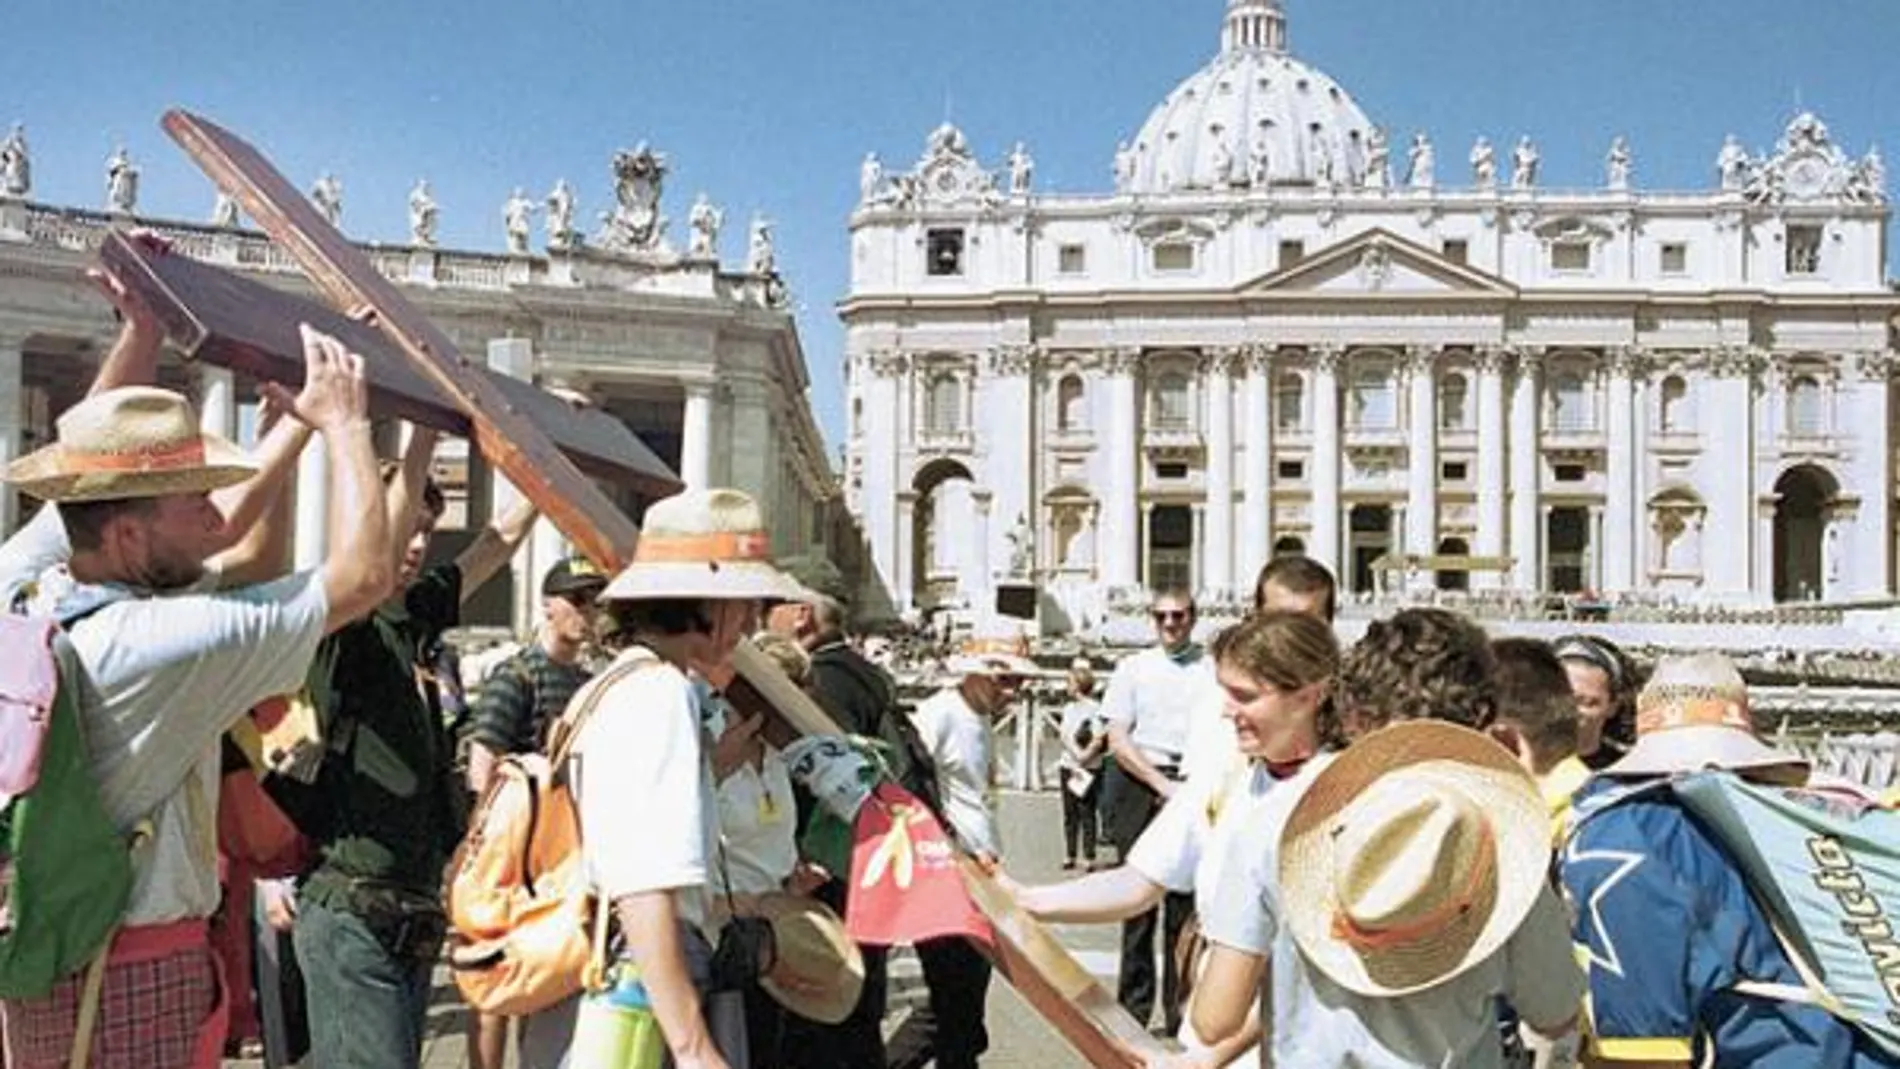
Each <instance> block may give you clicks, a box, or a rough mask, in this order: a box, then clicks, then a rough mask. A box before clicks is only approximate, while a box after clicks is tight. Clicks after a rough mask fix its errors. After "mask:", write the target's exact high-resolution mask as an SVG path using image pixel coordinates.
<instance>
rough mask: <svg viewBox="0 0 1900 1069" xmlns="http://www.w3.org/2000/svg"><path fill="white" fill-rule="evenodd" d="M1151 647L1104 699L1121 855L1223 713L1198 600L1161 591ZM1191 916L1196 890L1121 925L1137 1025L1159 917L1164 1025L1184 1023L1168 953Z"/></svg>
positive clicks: (1150, 1001)
mask: <svg viewBox="0 0 1900 1069" xmlns="http://www.w3.org/2000/svg"><path fill="white" fill-rule="evenodd" d="M1149 611H1150V614H1151V616H1152V619H1153V620H1154V628H1155V639H1156V642H1155V644H1154V645H1153V646H1152V647H1150V648H1148V649H1146V650H1143V651H1141V652H1140V653H1137V654H1135V655H1133V656H1131V657H1128V658H1126V659H1124V660H1123V661H1122V662H1121V663H1120V664H1118V665H1116V666H1115V674H1114V675H1113V676H1112V677H1110V679H1109V682H1108V691H1107V693H1106V695H1104V697H1103V699H1102V713H1103V719H1104V720H1105V721H1106V722H1107V724H1108V748H1109V753H1110V754H1112V755H1113V757H1114V761H1113V762H1112V763H1111V764H1110V765H1109V767H1108V769H1107V771H1106V776H1105V778H1104V782H1103V788H1102V790H1103V799H1102V800H1103V806H1104V812H1105V821H1104V823H1105V824H1106V826H1107V831H1108V835H1109V839H1110V841H1111V842H1113V843H1114V844H1115V849H1116V851H1117V853H1118V856H1121V857H1126V856H1128V852H1129V850H1131V849H1132V848H1133V847H1134V844H1135V840H1137V839H1139V838H1141V833H1142V832H1144V831H1146V830H1147V828H1148V824H1149V822H1150V821H1152V820H1154V817H1155V814H1156V813H1158V812H1160V810H1161V806H1162V804H1163V803H1164V802H1166V801H1167V800H1168V799H1169V798H1171V797H1173V795H1174V793H1175V790H1176V789H1177V788H1178V787H1179V785H1180V784H1181V783H1182V781H1184V780H1185V779H1186V778H1187V769H1186V763H1185V761H1184V757H1185V756H1186V752H1187V750H1188V742H1189V738H1190V736H1191V735H1195V734H1199V733H1198V732H1194V731H1193V730H1192V728H1193V723H1194V721H1195V719H1196V718H1199V717H1202V716H1207V717H1218V716H1219V715H1220V709H1221V691H1220V688H1219V686H1218V685H1217V684H1216V683H1215V680H1214V666H1213V662H1212V660H1211V659H1210V658H1208V657H1207V656H1206V651H1205V650H1203V649H1202V647H1201V645H1200V644H1199V643H1198V642H1196V641H1194V625H1195V622H1196V613H1195V607H1194V599H1193V597H1192V596H1191V595H1189V594H1188V593H1186V592H1185V591H1164V592H1163V593H1161V594H1159V595H1157V596H1156V597H1155V599H1154V601H1153V603H1152V604H1151V605H1150V606H1149ZM1193 913H1194V898H1193V896H1192V895H1190V894H1180V893H1173V892H1170V893H1169V894H1168V895H1167V896H1166V897H1165V898H1164V899H1163V901H1162V904H1161V906H1160V907H1159V908H1158V909H1149V910H1147V911H1145V912H1142V913H1139V914H1137V915H1135V916H1133V917H1131V918H1129V919H1128V920H1126V921H1124V922H1123V923H1122V953H1121V974H1120V977H1119V979H1118V982H1117V987H1118V991H1117V995H1118V997H1119V999H1120V1000H1121V1004H1122V1005H1123V1006H1125V1007H1126V1008H1127V1009H1128V1012H1130V1013H1132V1014H1134V1015H1135V1019H1136V1020H1138V1021H1141V1022H1142V1023H1144V1024H1146V1023H1148V1019H1149V1017H1150V1015H1151V1014H1152V1013H1153V1012H1154V1004H1155V971H1156V970H1155V928H1156V926H1157V925H1156V922H1157V920H1159V921H1161V925H1160V927H1161V928H1162V932H1163V941H1162V950H1163V953H1162V955H1161V1011H1162V1019H1163V1022H1164V1024H1165V1026H1166V1028H1167V1030H1168V1034H1170V1035H1172V1034H1173V1033H1175V1032H1176V1031H1178V1030H1179V1029H1180V1026H1181V995H1182V984H1181V976H1180V974H1179V969H1178V968H1177V966H1176V963H1175V957H1174V954H1173V953H1172V949H1173V948H1174V947H1175V946H1176V945H1177V944H1178V943H1179V942H1180V938H1181V932H1182V931H1183V930H1184V929H1185V928H1186V927H1187V925H1188V922H1189V920H1190V919H1191V918H1192V916H1193Z"/></svg>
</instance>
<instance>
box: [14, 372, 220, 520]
mask: <svg viewBox="0 0 1900 1069" xmlns="http://www.w3.org/2000/svg"><path fill="white" fill-rule="evenodd" d="M56 426H57V431H58V435H57V438H56V440H55V441H54V443H53V444H52V445H49V446H46V447H44V448H41V449H37V450H34V451H33V452H31V453H28V454H27V455H26V456H23V457H21V458H20V459H18V460H16V461H14V462H13V463H11V464H8V465H7V467H6V473H5V481H6V482H9V483H11V484H13V488H14V489H16V490H18V491H20V492H21V493H23V494H27V495H29V496H32V497H36V498H39V499H40V500H42V501H109V500H115V499H121V498H143V497H164V496H166V495H168V494H199V493H205V492H208V491H211V490H218V489H222V488H224V487H226V486H233V485H236V484H237V483H241V482H243V481H244V480H246V479H248V478H250V477H251V476H253V475H255V474H257V465H256V464H255V463H254V462H253V461H252V460H251V458H250V456H249V455H248V454H246V453H245V452H244V451H243V450H242V449H239V448H238V447H237V446H235V445H232V444H231V443H230V442H228V441H225V440H224V439H223V438H220V437H218V436H217V435H215V434H205V433H203V432H202V431H200V430H199V429H198V414H197V413H196V412H194V411H192V407H191V402H189V401H187V400H185V398H184V397H183V396H181V395H179V394H176V393H173V392H172V391H170V390H161V389H157V388H156V387H152V386H122V387H119V388H118V389H114V390H105V391H103V392H100V393H97V394H94V395H93V396H91V397H88V398H86V399H85V400H83V401H81V402H79V403H78V404H76V405H74V406H73V407H71V408H69V409H67V410H66V411H65V412H63V413H61V414H60V417H59V419H58V421H57V424H56Z"/></svg>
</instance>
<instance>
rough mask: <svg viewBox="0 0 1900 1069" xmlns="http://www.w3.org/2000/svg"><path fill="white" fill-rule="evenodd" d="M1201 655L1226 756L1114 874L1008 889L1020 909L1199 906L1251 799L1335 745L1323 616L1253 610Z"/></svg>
mask: <svg viewBox="0 0 1900 1069" xmlns="http://www.w3.org/2000/svg"><path fill="white" fill-rule="evenodd" d="M1209 652H1210V653H1211V654H1212V656H1213V660H1214V668H1215V678H1216V680H1217V681H1218V682H1219V684H1220V688H1221V693H1222V699H1223V716H1224V718H1225V719H1226V720H1227V721H1228V723H1229V725H1230V731H1231V736H1230V737H1231V739H1232V742H1231V743H1230V747H1231V749H1230V751H1229V752H1230V755H1231V758H1232V759H1231V760H1230V761H1229V762H1228V763H1227V764H1225V765H1224V766H1222V767H1220V768H1209V769H1206V770H1202V771H1197V772H1196V773H1195V774H1194V775H1193V776H1190V777H1189V779H1188V781H1187V783H1186V784H1185V785H1184V786H1183V787H1182V789H1181V790H1180V791H1178V792H1176V793H1175V795H1174V797H1172V798H1170V799H1169V800H1168V802H1167V804H1166V805H1164V806H1162V808H1161V812H1160V813H1159V814H1158V815H1157V816H1156V817H1155V819H1154V821H1153V822H1152V823H1151V824H1149V825H1148V828H1147V830H1146V831H1144V832H1143V833H1142V834H1141V837H1140V838H1138V839H1137V840H1136V841H1135V843H1134V845H1133V846H1132V847H1131V848H1130V849H1129V851H1128V854H1127V856H1126V858H1125V860H1124V862H1123V864H1122V865H1120V866H1119V867H1117V868H1114V869H1110V870H1108V871H1105V872H1099V873H1096V874H1094V875H1092V876H1086V877H1083V878H1081V879H1078V880H1072V881H1069V882H1067V883H1059V884H1051V885H1047V886H1042V887H1021V888H1017V889H1016V893H1017V901H1018V903H1019V904H1020V905H1021V906H1022V907H1023V909H1024V910H1026V911H1028V912H1029V913H1030V914H1032V915H1034V916H1036V917H1039V918H1041V919H1043V920H1046V921H1054V922H1066V923H1084V924H1087V923H1094V924H1103V923H1109V922H1112V921H1118V920H1125V919H1127V918H1128V917H1131V916H1135V915H1137V914H1139V913H1141V912H1143V911H1144V910H1149V909H1153V908H1154V907H1155V906H1156V905H1157V904H1158V903H1160V902H1161V900H1162V898H1163V897H1164V896H1165V895H1167V894H1168V893H1170V892H1172V893H1179V894H1187V893H1192V894H1194V895H1195V896H1196V900H1197V905H1200V904H1204V900H1205V899H1206V898H1207V897H1208V896H1210V895H1212V894H1213V892H1214V890H1215V888H1217V887H1218V886H1219V885H1220V883H1221V878H1222V877H1221V873H1222V870H1221V864H1222V863H1223V862H1224V861H1225V860H1226V858H1227V856H1228V851H1227V848H1226V843H1227V841H1228V840H1229V839H1230V838H1231V837H1232V836H1233V835H1234V834H1235V833H1236V831H1237V829H1239V828H1240V827H1242V826H1244V825H1245V824H1246V820H1245V817H1246V814H1247V812H1248V811H1249V810H1250V808H1251V806H1252V805H1253V803H1254V802H1256V801H1257V800H1259V799H1261V798H1265V797H1267V796H1269V795H1270V794H1271V793H1272V792H1274V791H1277V790H1279V789H1280V787H1281V785H1282V784H1285V783H1287V782H1288V781H1290V780H1292V779H1293V778H1294V777H1295V776H1297V775H1298V774H1299V771H1300V769H1301V768H1302V767H1304V766H1305V765H1306V763H1307V762H1308V761H1310V760H1312V758H1313V757H1314V756H1315V755H1317V754H1319V753H1320V752H1322V751H1323V750H1325V749H1327V748H1329V747H1330V748H1336V747H1337V746H1338V745H1339V744H1340V742H1341V738H1342V736H1341V732H1340V724H1339V718H1338V716H1337V715H1336V714H1335V712H1334V709H1333V703H1332V700H1331V697H1330V690H1331V686H1332V678H1333V674H1334V672H1335V670H1336V669H1337V668H1338V667H1339V643H1338V640H1336V639H1335V638H1334V637H1333V630H1332V628H1331V627H1330V626H1328V625H1327V624H1326V622H1325V621H1324V620H1321V619H1320V618H1318V617H1317V616H1315V615H1313V614H1311V613H1306V612H1290V611H1286V610H1277V609H1269V610H1266V611H1263V612H1258V613H1255V614H1254V615H1252V616H1250V617H1248V618H1246V619H1245V620H1242V621H1241V622H1240V623H1238V624H1235V625H1234V626H1233V627H1230V628H1228V629H1227V630H1226V631H1223V632H1221V634H1220V635H1219V637H1217V638H1216V639H1215V640H1214V644H1213V646H1212V647H1211V649H1210V650H1209ZM1257 1039H1258V1035H1257V1033H1252V1032H1248V1031H1243V1033H1242V1034H1240V1035H1237V1036H1236V1037H1234V1038H1233V1039H1232V1040H1230V1041H1229V1042H1228V1043H1225V1044H1222V1045H1221V1048H1220V1049H1219V1050H1218V1051H1210V1052H1208V1054H1209V1056H1210V1057H1213V1056H1216V1055H1218V1056H1221V1057H1224V1058H1232V1057H1234V1056H1237V1055H1239V1054H1240V1053H1241V1052H1242V1051H1244V1050H1246V1049H1247V1047H1249V1046H1251V1045H1252V1044H1253V1043H1254V1042H1255V1041H1257ZM1214 1064H1224V1062H1222V1061H1216V1062H1214Z"/></svg>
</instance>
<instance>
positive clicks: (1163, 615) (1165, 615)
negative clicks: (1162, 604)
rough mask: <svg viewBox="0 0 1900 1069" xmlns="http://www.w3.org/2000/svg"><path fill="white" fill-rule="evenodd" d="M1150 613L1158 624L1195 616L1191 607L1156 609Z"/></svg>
mask: <svg viewBox="0 0 1900 1069" xmlns="http://www.w3.org/2000/svg"><path fill="white" fill-rule="evenodd" d="M1148 615H1150V616H1152V617H1154V620H1155V623H1158V624H1171V623H1174V622H1175V621H1177V620H1192V619H1193V618H1194V613H1193V611H1192V610H1189V609H1156V610H1154V611H1153V612H1151V613H1149V614H1148Z"/></svg>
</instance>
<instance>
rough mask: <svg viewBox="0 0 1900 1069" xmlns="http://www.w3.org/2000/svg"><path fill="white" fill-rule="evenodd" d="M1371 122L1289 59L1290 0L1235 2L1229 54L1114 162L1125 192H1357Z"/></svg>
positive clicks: (1342, 94) (1335, 88)
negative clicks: (1282, 188) (1320, 188)
mask: <svg viewBox="0 0 1900 1069" xmlns="http://www.w3.org/2000/svg"><path fill="white" fill-rule="evenodd" d="M1374 136H1375V133H1374V127H1373V125H1372V121H1371V120H1370V119H1368V118H1366V114H1365V112H1363V111H1360V110H1359V105H1357V104H1355V103H1353V100H1352V97H1351V96H1350V95H1348V94H1347V92H1346V90H1345V89H1344V88H1343V87H1341V86H1340V85H1339V83H1337V82H1335V81H1333V80H1332V79H1331V78H1329V77H1327V76H1326V75H1325V74H1323V73H1321V72H1320V71H1317V70H1315V69H1313V68H1312V67H1309V66H1307V65H1306V64H1304V63H1302V62H1300V61H1299V60H1297V59H1295V58H1293V56H1291V55H1289V54H1288V53H1287V50H1286V13H1285V11H1284V9H1283V7H1282V5H1281V0H1228V4H1227V15H1226V19H1225V24H1224V26H1223V28H1222V31H1221V51H1220V54H1219V55H1218V56H1215V57H1214V60H1213V61H1212V62H1211V63H1209V64H1208V65H1207V66H1205V67H1203V68H1201V70H1199V71H1197V72H1195V74H1194V75H1193V76H1191V77H1189V78H1188V79H1187V80H1186V81H1184V82H1182V83H1181V84H1180V85H1178V86H1176V87H1175V89H1174V91H1173V92H1172V93H1169V94H1168V96H1167V99H1165V100H1163V101H1162V102H1161V104H1160V106H1158V107H1156V108H1155V109H1154V112H1153V113H1152V114H1150V115H1149V116H1148V121H1147V122H1146V123H1145V124H1143V126H1142V128H1141V132H1140V133H1139V134H1137V135H1136V137H1135V140H1134V142H1133V143H1130V144H1124V145H1123V146H1122V147H1121V149H1120V152H1119V154H1118V156H1117V159H1116V163H1115V172H1116V183H1117V185H1118V187H1119V188H1120V190H1121V191H1122V192H1128V193H1140V194H1162V193H1174V192H1179V191H1183V190H1196V189H1203V190H1206V189H1246V188H1251V187H1259V186H1262V185H1332V184H1335V183H1336V184H1339V185H1349V184H1355V183H1356V181H1357V178H1358V176H1359V174H1360V172H1361V171H1362V170H1363V169H1364V167H1365V162H1366V157H1367V152H1368V148H1369V145H1370V143H1371V140H1372V139H1373V137H1374Z"/></svg>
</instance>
